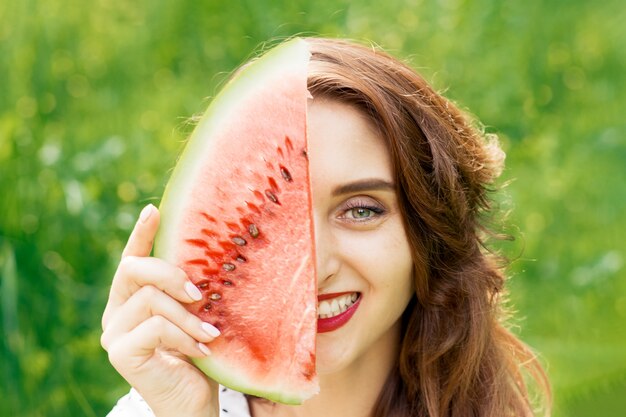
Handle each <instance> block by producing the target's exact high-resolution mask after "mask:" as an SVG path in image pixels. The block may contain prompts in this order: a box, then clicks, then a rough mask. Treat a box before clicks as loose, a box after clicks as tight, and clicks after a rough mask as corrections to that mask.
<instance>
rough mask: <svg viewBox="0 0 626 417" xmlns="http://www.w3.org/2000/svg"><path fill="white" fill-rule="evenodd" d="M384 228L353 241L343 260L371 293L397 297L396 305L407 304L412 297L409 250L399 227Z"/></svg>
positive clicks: (411, 264)
mask: <svg viewBox="0 0 626 417" xmlns="http://www.w3.org/2000/svg"><path fill="white" fill-rule="evenodd" d="M386 226H387V227H385V228H384V229H381V230H377V231H374V232H371V233H368V234H367V236H366V237H359V236H356V237H353V238H352V239H351V244H350V245H349V248H348V249H347V250H346V251H345V252H344V253H345V254H346V260H348V262H349V263H350V264H351V265H352V266H353V267H354V268H355V269H356V270H357V271H358V272H359V275H360V276H361V277H362V278H363V279H365V280H366V281H367V284H368V285H369V287H370V288H371V290H372V291H373V292H374V293H379V292H380V293H386V294H388V295H390V296H394V297H400V298H398V302H399V301H400V299H402V300H405V299H406V300H408V299H410V298H411V295H412V294H413V260H412V257H411V250H410V247H409V244H408V241H407V239H406V236H405V234H404V229H403V228H402V227H401V226H400V225H394V224H390V225H386ZM390 293H392V294H390Z"/></svg>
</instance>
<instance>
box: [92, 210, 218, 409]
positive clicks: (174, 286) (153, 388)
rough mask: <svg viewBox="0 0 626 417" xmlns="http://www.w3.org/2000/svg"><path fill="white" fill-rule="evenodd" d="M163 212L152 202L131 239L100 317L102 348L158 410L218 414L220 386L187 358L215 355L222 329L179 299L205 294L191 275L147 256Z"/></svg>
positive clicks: (188, 300)
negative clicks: (213, 343)
mask: <svg viewBox="0 0 626 417" xmlns="http://www.w3.org/2000/svg"><path fill="white" fill-rule="evenodd" d="M159 220H160V218H159V212H158V210H157V209H156V208H155V207H154V206H152V205H149V206H147V207H146V208H145V209H144V210H143V211H142V214H141V216H140V220H139V221H138V222H137V224H136V225H135V228H134V230H133V232H132V234H131V236H130V238H129V239H128V243H127V245H126V248H125V249H124V252H123V254H122V260H121V261H120V264H119V266H118V269H117V271H116V273H115V277H114V278H113V283H112V285H111V292H110V296H109V300H108V303H107V306H106V309H105V312H104V315H103V318H102V327H103V330H104V332H103V334H102V339H101V341H102V346H103V347H104V348H105V349H106V350H107V351H108V353H109V359H110V361H111V363H112V364H113V366H114V367H115V368H116V369H117V371H118V372H119V373H120V374H121V375H122V376H123V377H124V378H125V379H126V380H127V381H128V382H129V383H130V384H131V385H132V386H133V387H134V388H135V389H137V391H139V392H140V393H141V395H142V396H143V397H144V398H145V400H146V401H147V402H148V403H149V404H150V406H151V407H152V409H153V411H154V412H155V413H156V415H159V416H169V415H172V416H174V415H176V416H180V415H185V416H194V415H202V416H217V415H218V412H217V384H216V383H215V382H213V381H211V380H209V379H208V378H207V377H206V375H205V374H204V373H202V372H201V371H199V370H198V369H197V368H196V367H195V366H194V365H192V364H191V363H190V362H189V359H188V358H187V357H204V356H206V355H207V354H209V351H208V348H207V347H206V346H205V345H204V344H203V343H208V342H211V341H212V340H213V339H214V338H215V337H217V335H219V332H218V331H217V329H215V328H214V327H213V326H211V325H210V324H208V323H204V322H202V321H201V320H200V319H199V318H198V317H196V316H194V315H193V314H191V313H189V312H188V311H187V310H186V309H185V308H184V307H183V305H182V304H181V303H191V302H194V301H196V300H197V298H198V297H199V295H200V294H199V292H198V290H197V288H196V287H195V286H194V285H192V284H191V283H190V281H189V280H188V278H187V276H186V274H185V273H184V272H183V271H182V270H181V269H180V268H177V267H175V266H173V265H171V264H169V263H167V262H165V261H163V260H161V259H158V258H151V257H149V255H150V251H151V250H152V242H153V240H154V236H155V234H156V231H157V228H158V226H159Z"/></svg>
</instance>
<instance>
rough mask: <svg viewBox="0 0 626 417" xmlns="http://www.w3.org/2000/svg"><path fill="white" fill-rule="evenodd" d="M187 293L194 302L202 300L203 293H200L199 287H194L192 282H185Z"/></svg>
mask: <svg viewBox="0 0 626 417" xmlns="http://www.w3.org/2000/svg"><path fill="white" fill-rule="evenodd" d="M185 292H186V293H187V294H188V295H189V296H190V297H191V299H192V300H194V301H200V300H202V293H201V292H200V290H199V289H198V287H196V286H195V285H193V284H192V283H191V282H189V281H187V282H185Z"/></svg>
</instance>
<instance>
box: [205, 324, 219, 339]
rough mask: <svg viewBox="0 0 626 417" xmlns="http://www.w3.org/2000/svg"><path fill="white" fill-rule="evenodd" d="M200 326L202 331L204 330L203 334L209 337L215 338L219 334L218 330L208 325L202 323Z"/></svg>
mask: <svg viewBox="0 0 626 417" xmlns="http://www.w3.org/2000/svg"><path fill="white" fill-rule="evenodd" d="M201 326H202V330H204V332H205V333H206V334H208V335H209V336H211V337H217V336H219V335H220V334H221V333H220V331H219V330H218V328H217V327H215V326H213V325H212V324H210V323H207V322H205V321H203V322H202V324H201Z"/></svg>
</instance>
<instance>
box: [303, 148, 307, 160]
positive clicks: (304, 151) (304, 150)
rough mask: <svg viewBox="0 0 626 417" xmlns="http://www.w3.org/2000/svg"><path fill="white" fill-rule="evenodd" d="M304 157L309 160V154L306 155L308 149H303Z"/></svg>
mask: <svg viewBox="0 0 626 417" xmlns="http://www.w3.org/2000/svg"><path fill="white" fill-rule="evenodd" d="M302 156H304V159H309V154H307V153H306V149H302Z"/></svg>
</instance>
